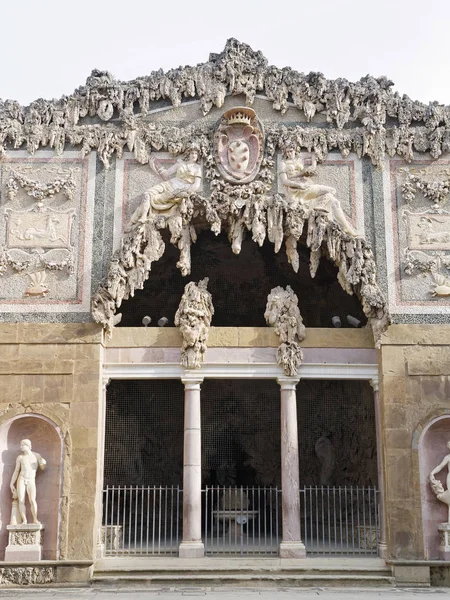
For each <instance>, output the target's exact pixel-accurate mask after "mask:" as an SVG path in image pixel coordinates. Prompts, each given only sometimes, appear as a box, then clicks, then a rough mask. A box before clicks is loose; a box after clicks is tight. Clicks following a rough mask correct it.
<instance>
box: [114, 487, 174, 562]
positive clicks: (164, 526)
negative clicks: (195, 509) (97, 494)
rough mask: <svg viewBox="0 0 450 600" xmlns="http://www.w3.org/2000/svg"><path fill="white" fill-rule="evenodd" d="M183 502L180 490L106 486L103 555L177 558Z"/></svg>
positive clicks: (172, 488)
mask: <svg viewBox="0 0 450 600" xmlns="http://www.w3.org/2000/svg"><path fill="white" fill-rule="evenodd" d="M182 499H183V492H182V490H181V489H180V488H179V487H174V486H172V487H161V486H145V487H137V486H107V487H106V488H105V489H104V490H103V527H102V544H103V545H104V549H105V550H104V552H105V554H106V555H129V554H132V555H152V554H156V555H158V554H164V555H167V554H173V555H177V554H178V546H179V544H180V541H181V537H180V534H181V518H182Z"/></svg>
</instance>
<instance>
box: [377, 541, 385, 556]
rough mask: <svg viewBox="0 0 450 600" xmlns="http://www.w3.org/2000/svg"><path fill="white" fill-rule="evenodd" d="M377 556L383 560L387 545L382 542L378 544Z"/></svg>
mask: <svg viewBox="0 0 450 600" xmlns="http://www.w3.org/2000/svg"><path fill="white" fill-rule="evenodd" d="M378 556H379V557H380V558H382V559H383V560H385V558H386V557H387V545H386V544H385V543H384V542H378Z"/></svg>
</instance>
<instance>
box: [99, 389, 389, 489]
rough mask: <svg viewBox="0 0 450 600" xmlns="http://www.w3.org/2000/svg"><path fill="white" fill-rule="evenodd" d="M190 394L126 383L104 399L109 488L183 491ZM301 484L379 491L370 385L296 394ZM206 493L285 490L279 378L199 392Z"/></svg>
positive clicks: (302, 390)
mask: <svg viewBox="0 0 450 600" xmlns="http://www.w3.org/2000/svg"><path fill="white" fill-rule="evenodd" d="M183 404H184V386H183V384H182V383H181V381H178V380H143V381H120V380H115V381H112V382H111V383H110V385H109V386H108V391H107V410H106V438H105V484H106V485H163V486H165V485H182V479H183V467H182V465H183V418H184V417H183V415H184V408H183ZM297 415H298V432H299V459H300V483H301V485H376V484H377V457H376V437H375V416H374V403H373V391H372V389H371V387H370V385H369V384H368V383H367V382H360V381H312V380H302V381H300V383H299V384H298V386H297ZM201 418H202V483H203V485H244V486H247V485H264V486H266V485H280V484H281V477H280V464H281V453H280V443H281V441H280V388H279V385H278V384H277V383H276V382H275V381H273V380H250V379H246V380H222V379H221V380H212V379H205V381H204V382H203V384H202V386H201Z"/></svg>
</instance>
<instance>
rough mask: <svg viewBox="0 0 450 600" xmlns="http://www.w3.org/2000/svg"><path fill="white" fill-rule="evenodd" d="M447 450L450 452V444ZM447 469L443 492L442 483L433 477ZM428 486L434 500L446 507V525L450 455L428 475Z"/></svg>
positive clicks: (449, 500) (449, 502) (449, 487)
mask: <svg viewBox="0 0 450 600" xmlns="http://www.w3.org/2000/svg"><path fill="white" fill-rule="evenodd" d="M447 448H448V449H449V450H450V442H448V443H447ZM445 467H447V469H448V472H447V481H446V484H447V489H446V490H444V486H443V485H442V483H441V482H440V481H439V480H438V479H436V478H435V475H436V474H437V473H439V471H442V469H444V468H445ZM430 484H431V487H432V488H433V492H434V493H435V495H436V498H437V499H438V500H440V501H441V502H443V503H444V504H446V505H447V506H448V521H447V522H448V523H450V454H447V455H446V456H444V458H443V459H442V461H441V463H440V464H438V466H437V467H435V468H434V469H433V470H432V471H431V473H430Z"/></svg>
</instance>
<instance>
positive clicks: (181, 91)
mask: <svg viewBox="0 0 450 600" xmlns="http://www.w3.org/2000/svg"><path fill="white" fill-rule="evenodd" d="M392 86H393V83H392V82H391V81H389V80H388V79H387V78H386V77H379V78H374V77H370V76H366V77H363V78H362V79H360V80H359V81H357V82H349V81H347V80H346V79H341V78H340V79H336V80H328V79H326V78H325V77H324V76H323V75H322V74H321V73H309V74H308V75H305V74H303V73H298V72H297V71H294V70H293V69H291V68H290V67H285V68H282V69H280V68H277V67H274V66H271V65H268V62H267V59H266V58H265V57H264V56H263V55H262V53H261V52H255V51H253V50H252V49H251V48H250V47H249V46H247V45H246V44H242V43H241V42H238V41H237V40H235V39H230V40H228V42H227V44H226V46H225V49H224V51H223V52H222V53H220V54H212V55H211V56H210V60H209V61H208V62H207V63H204V64H199V65H197V66H195V67H180V68H178V69H173V70H171V71H168V72H167V73H164V72H163V71H162V70H159V71H154V72H152V73H151V74H150V75H149V76H146V77H139V78H138V79H135V80H133V81H129V82H122V81H118V80H116V79H114V77H113V76H112V75H111V74H110V73H108V72H107V71H98V70H94V71H92V74H91V75H90V76H89V77H88V79H87V81H86V85H84V86H81V87H80V88H78V89H77V90H76V91H75V92H74V93H73V94H72V95H70V96H63V97H62V98H60V99H59V100H43V99H42V98H40V99H38V100H36V101H35V102H33V103H32V104H30V105H29V106H27V107H23V106H21V105H20V104H19V103H18V102H16V101H13V100H5V101H3V100H0V155H1V154H5V153H6V152H7V150H8V148H9V147H12V148H15V149H17V148H21V147H22V146H26V148H27V150H28V151H29V152H30V153H32V154H33V153H34V152H35V151H36V150H38V149H39V148H43V147H50V148H53V149H54V150H55V152H56V153H57V154H61V153H62V152H63V151H64V148H65V147H66V145H68V144H70V145H72V146H81V152H82V154H83V155H86V154H87V153H89V152H90V151H91V150H97V151H98V153H99V156H100V158H101V160H102V161H103V162H104V164H105V165H108V164H109V161H110V159H111V157H112V155H113V154H114V153H117V155H119V156H120V155H121V153H122V152H123V150H124V148H125V147H127V148H128V149H129V150H130V151H134V153H135V155H136V158H137V159H138V160H140V161H141V162H143V163H144V162H146V161H147V160H148V156H149V153H150V151H151V150H161V149H163V148H164V149H169V150H171V151H172V152H174V153H178V152H180V151H183V150H184V149H185V147H186V144H187V142H188V141H189V140H190V139H191V138H192V136H196V135H200V134H201V133H205V131H202V127H203V128H204V127H207V125H205V124H203V125H200V129H199V130H197V129H195V127H191V126H188V127H185V128H177V127H173V126H164V125H161V124H155V123H152V122H149V120H148V119H147V118H146V116H147V115H148V114H149V113H150V112H151V109H152V103H153V102H155V101H160V100H169V101H170V102H172V104H173V106H175V107H177V106H180V105H181V103H182V102H183V100H186V99H191V98H198V99H199V100H200V102H201V106H202V109H203V112H204V114H207V113H208V112H209V111H210V110H211V108H212V107H213V106H216V107H219V108H220V107H221V106H222V105H223V103H224V100H225V97H226V96H227V95H238V94H242V95H244V96H245V99H246V103H247V104H248V105H251V104H252V103H253V101H254V98H255V96H256V94H258V93H260V94H264V95H265V96H266V97H267V98H268V99H269V100H270V101H271V102H272V105H273V108H274V109H275V110H279V111H280V112H281V113H282V114H283V113H285V112H286V110H287V108H288V106H289V103H292V105H294V106H295V107H296V108H297V109H298V110H299V111H302V112H303V114H304V117H305V118H306V120H307V121H311V120H312V119H313V117H314V116H315V115H316V114H323V115H325V117H326V119H327V122H328V123H329V124H330V127H329V128H323V127H310V126H307V127H302V126H296V127H292V128H289V130H290V134H291V135H292V136H293V137H294V138H295V139H296V141H297V144H298V146H299V147H300V148H302V149H307V150H308V151H309V152H314V153H315V154H316V155H317V157H318V159H319V160H320V159H322V158H323V157H324V156H325V155H326V154H327V153H328V152H329V151H330V150H332V149H335V148H337V149H339V150H340V151H341V152H342V154H343V155H347V154H348V153H349V152H351V151H354V152H356V153H357V154H358V155H359V156H369V157H370V158H371V159H372V161H373V163H374V164H380V163H381V162H382V160H383V158H384V156H385V154H386V153H387V154H388V155H389V156H394V155H395V154H397V155H399V156H402V157H404V158H406V159H407V160H410V159H411V158H412V154H413V151H414V150H416V151H418V152H428V151H429V152H430V153H431V155H432V156H433V157H434V158H437V157H439V156H440V155H441V154H442V153H444V152H448V151H449V150H450V107H449V106H444V105H441V104H437V103H435V102H433V103H430V104H428V105H426V104H423V103H422V102H417V101H413V100H411V99H410V98H408V97H407V96H400V95H399V94H398V93H397V92H394V91H393V90H392ZM391 122H392V123H393V124H392V125H390V124H388V123H391ZM347 125H352V126H353V125H355V127H346V126H347ZM285 131H286V128H285V126H283V125H278V124H274V125H273V127H271V131H270V132H268V133H270V134H272V135H280V134H281V135H284V132H285Z"/></svg>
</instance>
